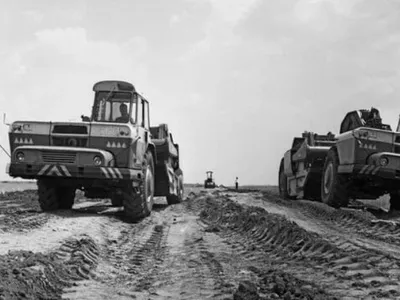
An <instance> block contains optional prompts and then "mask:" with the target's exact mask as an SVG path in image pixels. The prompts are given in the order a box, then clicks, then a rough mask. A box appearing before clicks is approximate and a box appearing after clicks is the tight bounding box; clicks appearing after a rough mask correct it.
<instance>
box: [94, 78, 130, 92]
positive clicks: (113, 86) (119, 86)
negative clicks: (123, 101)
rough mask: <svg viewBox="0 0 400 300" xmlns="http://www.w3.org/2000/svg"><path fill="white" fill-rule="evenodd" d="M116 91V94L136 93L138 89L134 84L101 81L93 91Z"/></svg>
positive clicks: (118, 81) (95, 85)
mask: <svg viewBox="0 0 400 300" xmlns="http://www.w3.org/2000/svg"><path fill="white" fill-rule="evenodd" d="M111 90H114V91H116V92H132V93H135V92H136V89H135V87H134V86H133V84H131V83H129V82H126V81H120V80H104V81H99V82H97V83H95V84H94V85H93V91H95V92H97V91H111Z"/></svg>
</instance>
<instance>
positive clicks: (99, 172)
mask: <svg viewBox="0 0 400 300" xmlns="http://www.w3.org/2000/svg"><path fill="white" fill-rule="evenodd" d="M7 169H8V172H9V175H10V176H12V177H21V178H25V179H36V178H39V177H55V178H57V177H58V178H73V179H102V180H133V181H137V182H139V181H141V179H142V178H143V173H142V170H138V169H127V168H114V167H96V166H79V165H78V166H77V165H63V164H30V163H11V164H9V166H7Z"/></svg>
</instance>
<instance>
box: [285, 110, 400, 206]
mask: <svg viewBox="0 0 400 300" xmlns="http://www.w3.org/2000/svg"><path fill="white" fill-rule="evenodd" d="M399 191H400V133H399V132H393V131H392V129H391V127H390V126H389V125H386V124H382V120H381V117H380V113H379V111H378V110H377V109H375V108H371V110H366V109H361V110H356V111H352V112H349V113H348V114H347V115H346V116H345V118H344V119H343V121H342V123H341V126H340V133H339V134H338V135H336V136H335V135H333V134H331V133H329V134H327V135H318V134H315V133H312V132H305V133H303V135H302V136H301V137H295V138H294V140H293V144H292V147H291V149H289V150H287V151H286V153H285V155H284V157H283V158H282V160H281V163H280V167H279V192H280V195H281V196H282V197H284V198H285V199H296V198H306V199H314V200H320V201H322V202H324V203H326V204H328V205H330V206H333V207H340V206H347V204H348V202H349V199H377V198H378V197H380V196H382V195H384V194H390V207H391V209H400V193H399Z"/></svg>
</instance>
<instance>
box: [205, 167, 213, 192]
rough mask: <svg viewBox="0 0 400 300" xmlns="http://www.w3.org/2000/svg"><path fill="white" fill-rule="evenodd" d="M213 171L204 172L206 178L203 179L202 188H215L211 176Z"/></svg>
mask: <svg viewBox="0 0 400 300" xmlns="http://www.w3.org/2000/svg"><path fill="white" fill-rule="evenodd" d="M212 174H213V172H212V171H207V172H206V176H207V178H206V180H204V188H206V189H213V188H215V181H214V178H213V177H212Z"/></svg>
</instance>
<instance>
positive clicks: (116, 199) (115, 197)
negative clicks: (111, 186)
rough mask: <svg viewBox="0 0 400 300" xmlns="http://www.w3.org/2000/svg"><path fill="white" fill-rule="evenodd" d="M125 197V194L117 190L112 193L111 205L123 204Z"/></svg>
mask: <svg viewBox="0 0 400 300" xmlns="http://www.w3.org/2000/svg"><path fill="white" fill-rule="evenodd" d="M123 200H124V197H123V195H120V194H117V193H115V192H112V193H111V206H113V207H117V206H122V205H123V203H124V201H123Z"/></svg>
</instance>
